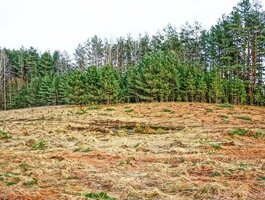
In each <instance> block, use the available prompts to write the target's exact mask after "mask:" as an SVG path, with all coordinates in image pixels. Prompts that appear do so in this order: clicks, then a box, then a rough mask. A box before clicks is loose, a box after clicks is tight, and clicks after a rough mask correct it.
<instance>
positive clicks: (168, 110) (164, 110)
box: [162, 108, 175, 114]
mask: <svg viewBox="0 0 265 200" xmlns="http://www.w3.org/2000/svg"><path fill="white" fill-rule="evenodd" d="M162 112H166V113H170V114H174V113H175V112H174V111H172V110H170V109H169V108H164V109H163V110H162Z"/></svg>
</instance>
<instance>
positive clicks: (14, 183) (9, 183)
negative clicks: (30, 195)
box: [6, 181, 18, 186]
mask: <svg viewBox="0 0 265 200" xmlns="http://www.w3.org/2000/svg"><path fill="white" fill-rule="evenodd" d="M16 184H18V182H17V181H8V182H6V185H7V186H11V185H16Z"/></svg>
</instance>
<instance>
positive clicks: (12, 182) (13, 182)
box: [5, 177, 20, 186]
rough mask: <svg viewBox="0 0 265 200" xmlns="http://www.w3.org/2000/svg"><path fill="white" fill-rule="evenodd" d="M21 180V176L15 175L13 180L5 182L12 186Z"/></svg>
mask: <svg viewBox="0 0 265 200" xmlns="http://www.w3.org/2000/svg"><path fill="white" fill-rule="evenodd" d="M19 182H20V179H19V177H14V178H13V180H12V181H7V182H5V184H6V185H7V186H11V185H16V184H18V183H19Z"/></svg>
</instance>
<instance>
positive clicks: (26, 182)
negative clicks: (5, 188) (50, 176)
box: [23, 178, 38, 187]
mask: <svg viewBox="0 0 265 200" xmlns="http://www.w3.org/2000/svg"><path fill="white" fill-rule="evenodd" d="M37 183H38V180H37V179H36V178H33V179H32V180H31V181H25V182H24V183H23V185H25V186H28V187H32V186H34V185H36V184H37Z"/></svg>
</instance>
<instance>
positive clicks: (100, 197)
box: [85, 192, 116, 200]
mask: <svg viewBox="0 0 265 200" xmlns="http://www.w3.org/2000/svg"><path fill="white" fill-rule="evenodd" d="M85 197H86V198H89V199H96V200H116V198H114V197H110V196H108V194H107V193H106V192H99V193H93V192H91V193H87V194H85Z"/></svg>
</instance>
